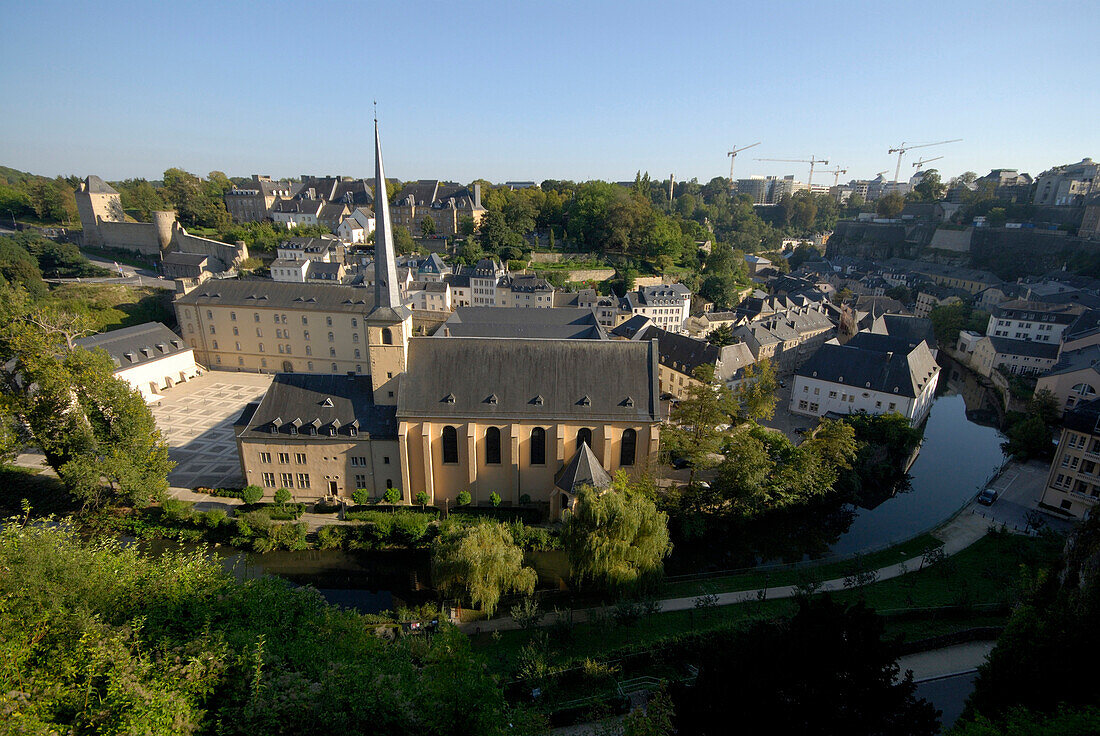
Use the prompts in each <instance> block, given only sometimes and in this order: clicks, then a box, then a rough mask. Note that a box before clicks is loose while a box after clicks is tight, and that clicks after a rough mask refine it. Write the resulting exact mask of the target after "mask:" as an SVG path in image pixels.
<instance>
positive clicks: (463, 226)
mask: <svg viewBox="0 0 1100 736" xmlns="http://www.w3.org/2000/svg"><path fill="white" fill-rule="evenodd" d="M475 230H477V223H476V222H474V218H472V217H470V216H469V215H462V216H461V217H459V218H458V234H459V236H460V237H462V238H468V237H470V236H471V235H473V234H474V231H475Z"/></svg>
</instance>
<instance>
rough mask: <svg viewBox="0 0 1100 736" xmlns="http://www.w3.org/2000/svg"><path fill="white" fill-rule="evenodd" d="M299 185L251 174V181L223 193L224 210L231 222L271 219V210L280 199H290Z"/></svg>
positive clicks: (234, 186)
mask: <svg viewBox="0 0 1100 736" xmlns="http://www.w3.org/2000/svg"><path fill="white" fill-rule="evenodd" d="M300 186H301V185H300V184H295V183H292V182H289V181H274V180H272V178H271V177H270V176H262V175H260V174H253V175H252V181H250V182H248V183H246V184H234V185H233V187H232V188H231V189H230V190H229V191H227V192H226V193H225V197H224V199H225V209H226V210H228V211H229V215H230V217H232V218H233V222H263V221H264V220H270V219H271V209H272V207H274V205H275V200H277V199H279V198H280V197H285V198H290V197H292V196H294V194H295V193H296V192H297V190H298V188H299V187H300Z"/></svg>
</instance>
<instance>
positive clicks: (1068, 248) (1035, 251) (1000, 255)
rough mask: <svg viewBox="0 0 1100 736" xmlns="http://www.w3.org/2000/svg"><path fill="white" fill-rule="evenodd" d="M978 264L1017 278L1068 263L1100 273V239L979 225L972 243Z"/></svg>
mask: <svg viewBox="0 0 1100 736" xmlns="http://www.w3.org/2000/svg"><path fill="white" fill-rule="evenodd" d="M970 261H971V265H973V266H974V267H975V268H984V269H988V270H990V271H992V272H993V273H995V274H997V275H998V276H1000V277H1001V278H1003V279H1006V280H1015V279H1017V278H1019V277H1021V276H1030V275H1038V274H1042V273H1046V272H1047V271H1054V270H1057V269H1060V268H1062V267H1065V268H1066V269H1067V270H1069V271H1073V272H1077V273H1084V274H1086V275H1089V276H1098V275H1100V242H1098V241H1089V240H1084V239H1083V238H1076V237H1070V236H1069V235H1067V234H1066V233H1065V232H1064V231H1060V230H1035V229H1030V228H1028V229H1020V230H1015V229H1013V230H1009V229H1004V228H978V229H976V230H975V231H974V236H973V237H972V238H971V243H970Z"/></svg>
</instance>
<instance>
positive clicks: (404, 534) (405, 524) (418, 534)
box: [389, 511, 432, 547]
mask: <svg viewBox="0 0 1100 736" xmlns="http://www.w3.org/2000/svg"><path fill="white" fill-rule="evenodd" d="M390 517H391V519H392V524H391V526H390V534H389V541H390V543H392V544H402V545H405V546H406V547H413V546H416V545H417V543H418V542H420V541H421V540H424V541H427V540H426V539H425V537H426V536H427V534H428V525H429V524H431V521H432V520H431V518H430V517H429V516H428V515H427V514H417V513H414V512H412V511H398V512H397V513H395V514H391V515H390Z"/></svg>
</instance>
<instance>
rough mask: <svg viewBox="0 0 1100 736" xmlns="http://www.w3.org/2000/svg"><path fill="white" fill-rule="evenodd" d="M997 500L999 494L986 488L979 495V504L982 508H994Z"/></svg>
mask: <svg viewBox="0 0 1100 736" xmlns="http://www.w3.org/2000/svg"><path fill="white" fill-rule="evenodd" d="M996 500H997V492H996V491H995V490H993V489H992V488H986V489H984V490H983V491H982V492H981V493H979V494H978V503H980V504H981V505H982V506H992V505H993V502H994V501H996Z"/></svg>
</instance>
